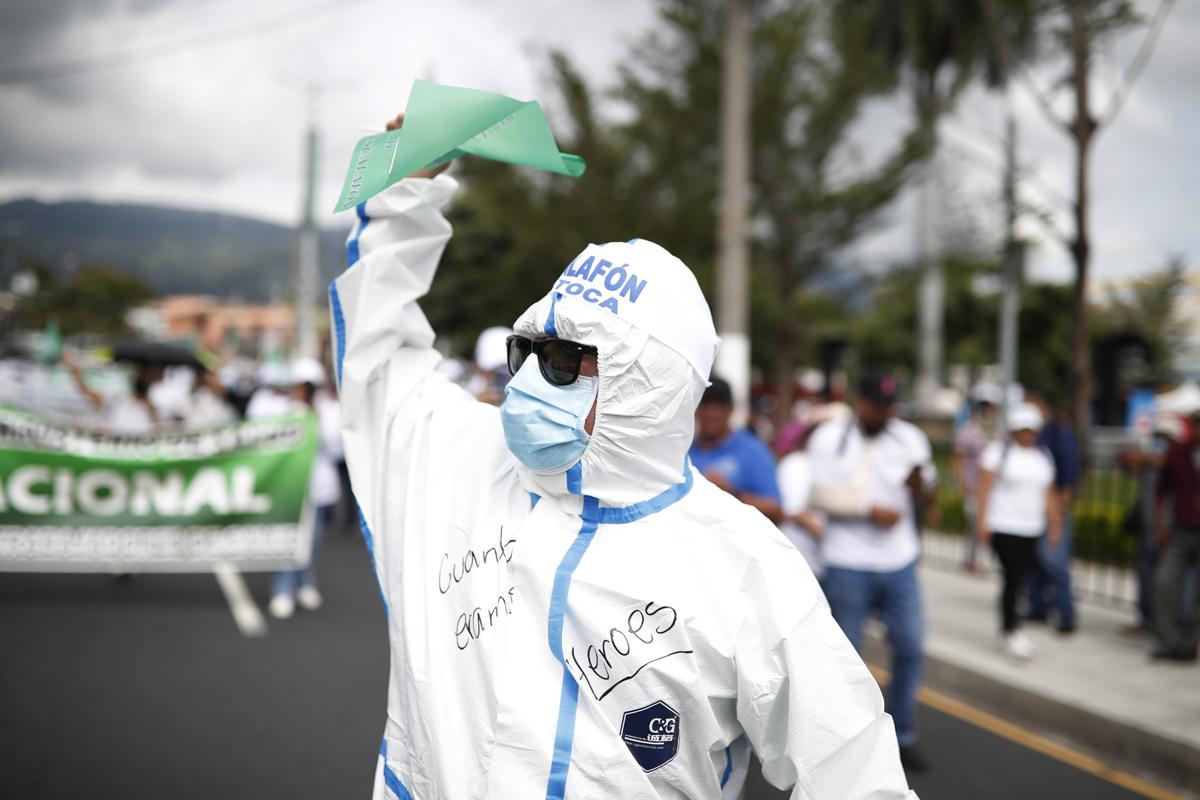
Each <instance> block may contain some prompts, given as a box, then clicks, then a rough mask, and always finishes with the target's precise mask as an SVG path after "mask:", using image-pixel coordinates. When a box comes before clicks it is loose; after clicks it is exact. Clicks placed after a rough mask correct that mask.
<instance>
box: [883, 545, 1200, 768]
mask: <svg viewBox="0 0 1200 800" xmlns="http://www.w3.org/2000/svg"><path fill="white" fill-rule="evenodd" d="M920 574H921V586H922V590H923V592H924V598H923V599H924V607H925V614H926V644H925V654H926V664H925V684H926V685H928V686H930V687H932V688H934V689H938V690H941V691H944V692H946V693H948V694H952V695H956V696H958V697H960V698H962V699H964V700H968V701H970V702H971V703H972V704H973V705H978V706H979V707H981V708H984V709H987V710H990V711H993V712H995V713H998V714H999V715H1001V716H1003V717H1004V718H1006V719H1009V720H1011V721H1013V722H1017V723H1020V724H1024V725H1026V726H1029V727H1032V728H1035V729H1039V730H1041V731H1042V732H1045V733H1047V734H1050V735H1057V736H1060V737H1065V738H1067V739H1069V740H1071V741H1072V742H1073V743H1075V744H1078V745H1081V746H1083V747H1085V748H1087V749H1089V750H1091V751H1092V752H1093V753H1094V754H1095V755H1097V756H1100V757H1102V758H1104V759H1106V760H1110V761H1112V762H1113V763H1114V765H1116V766H1123V767H1124V768H1126V769H1130V770H1134V771H1148V772H1149V773H1151V774H1155V775H1158V776H1160V777H1161V778H1162V779H1164V780H1168V781H1170V782H1171V783H1173V784H1175V785H1177V786H1183V787H1188V788H1190V789H1193V790H1200V665H1196V664H1191V665H1180V664H1160V663H1151V661H1150V659H1149V657H1148V653H1149V650H1150V645H1151V641H1150V639H1149V637H1145V636H1138V637H1131V636H1127V635H1125V634H1123V633H1122V628H1123V627H1124V626H1125V625H1127V624H1129V623H1130V622H1131V621H1132V620H1133V613H1132V611H1122V610H1117V609H1113V608H1109V607H1103V606H1095V605H1080V606H1079V607H1078V612H1077V615H1078V626H1079V627H1078V630H1077V631H1076V632H1075V633H1074V634H1073V635H1071V636H1067V637H1064V636H1060V635H1059V634H1058V633H1057V632H1056V631H1055V630H1054V628H1053V627H1052V626H1050V627H1048V626H1045V625H1027V626H1026V627H1025V630H1026V632H1027V633H1028V634H1029V636H1030V638H1031V639H1033V641H1034V644H1035V645H1036V647H1037V652H1036V654H1035V656H1034V658H1033V659H1032V660H1031V661H1028V662H1018V661H1014V660H1013V659H1011V658H1009V657H1008V656H1006V655H1004V654H1003V653H1002V652H1001V651H1000V649H999V635H998V632H997V631H998V627H999V621H998V616H999V610H998V607H997V602H998V601H997V598H998V594H999V578H998V576H997V575H996V574H994V573H989V574H986V575H983V576H978V575H976V576H972V575H967V574H965V573H961V572H956V571H954V570H953V569H952V568H947V567H945V566H940V565H939V566H938V567H932V566H928V565H924V566H922V567H921V570H920ZM881 634H882V631H881V630H878V629H875V630H873V633H872V636H871V639H872V641H871V643H870V645H869V647H868V650H867V655H868V660H870V661H872V662H873V663H877V664H880V665H881V666H887V664H888V661H887V659H886V656H885V654H884V651H883V649H882V635H881Z"/></svg>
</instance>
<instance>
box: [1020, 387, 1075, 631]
mask: <svg viewBox="0 0 1200 800" xmlns="http://www.w3.org/2000/svg"><path fill="white" fill-rule="evenodd" d="M1029 399H1030V400H1031V401H1032V402H1033V403H1034V404H1035V405H1037V406H1038V407H1039V408H1040V409H1041V411H1042V416H1043V417H1044V418H1045V420H1046V424H1045V426H1043V427H1042V432H1041V434H1040V435H1039V436H1038V446H1039V447H1042V448H1045V449H1046V450H1047V451H1048V452H1049V453H1050V457H1051V458H1053V459H1054V485H1055V487H1056V488H1057V489H1058V500H1059V507H1060V508H1061V509H1062V535H1061V536H1060V537H1059V541H1058V546H1057V547H1054V546H1052V545H1051V544H1050V542H1049V537H1046V536H1043V537H1042V538H1041V540H1040V541H1039V542H1038V558H1037V562H1036V563H1035V564H1034V568H1033V572H1032V573H1030V575H1029V619H1030V620H1032V621H1034V622H1044V621H1046V617H1047V611H1048V610H1049V608H1050V606H1051V605H1053V607H1054V610H1055V612H1056V613H1057V616H1058V632H1059V633H1063V634H1070V633H1073V632H1074V631H1075V603H1074V600H1073V598H1072V597H1071V555H1072V553H1071V533H1072V531H1073V529H1074V527H1075V526H1074V515H1073V514H1072V513H1071V504H1072V503H1073V502H1074V500H1075V490H1076V488H1077V487H1078V485H1079V478H1080V472H1081V469H1080V463H1079V442H1078V441H1077V440H1076V438H1075V429H1074V428H1073V427H1072V425H1071V419H1070V417H1068V416H1067V415H1065V414H1063V413H1062V412H1059V411H1057V410H1055V409H1053V408H1051V407H1050V404H1049V403H1048V402H1047V401H1046V398H1044V397H1041V396H1037V395H1031V396H1030V397H1029Z"/></svg>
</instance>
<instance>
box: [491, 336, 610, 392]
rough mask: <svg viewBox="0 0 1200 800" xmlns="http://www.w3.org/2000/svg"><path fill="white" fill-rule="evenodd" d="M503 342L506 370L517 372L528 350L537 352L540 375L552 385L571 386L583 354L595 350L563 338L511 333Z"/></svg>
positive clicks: (577, 375)
mask: <svg viewBox="0 0 1200 800" xmlns="http://www.w3.org/2000/svg"><path fill="white" fill-rule="evenodd" d="M505 342H506V344H507V345H508V371H509V373H511V374H513V375H516V374H517V370H519V369H521V365H522V364H524V363H525V359H527V358H529V356H530V354H531V353H536V354H537V357H538V367H539V368H540V369H541V370H542V377H543V378H545V379H546V381H547V382H549V383H552V384H554V385H555V386H570V385H571V384H572V383H574V382H575V380H576V379H577V378H578V377H579V368H580V367H581V366H583V357H584V355H588V354H590V355H593V356H594V355H597V354H598V351H597V350H596V348H594V347H590V346H588V345H586V344H579V343H578V342H568V341H567V340H566V339H539V340H537V341H534V340H533V339H530V338H529V337H527V336H517V335H513V336H509V337H508V339H506V340H505Z"/></svg>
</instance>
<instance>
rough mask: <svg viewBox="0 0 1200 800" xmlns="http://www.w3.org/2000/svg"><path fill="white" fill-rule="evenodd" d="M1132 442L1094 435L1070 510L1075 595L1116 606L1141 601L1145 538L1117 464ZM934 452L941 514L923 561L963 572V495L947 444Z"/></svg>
mask: <svg viewBox="0 0 1200 800" xmlns="http://www.w3.org/2000/svg"><path fill="white" fill-rule="evenodd" d="M1128 441H1129V440H1128V437H1127V434H1126V432H1125V430H1124V429H1120V428H1116V429H1112V428H1108V429H1105V428H1102V429H1098V430H1097V431H1096V432H1095V433H1094V434H1093V439H1092V442H1091V464H1090V466H1089V468H1088V470H1087V473H1086V475H1085V476H1084V481H1083V484H1082V486H1081V490H1080V492H1079V496H1078V497H1077V498H1076V499H1075V503H1074V504H1073V507H1072V508H1071V515H1072V518H1073V520H1074V523H1075V525H1074V533H1073V546H1074V558H1073V560H1072V564H1071V578H1072V583H1073V588H1074V592H1075V595H1076V596H1077V597H1081V598H1086V599H1088V600H1092V601H1098V602H1103V603H1107V604H1111V605H1118V606H1132V605H1134V604H1135V603H1136V602H1137V579H1136V577H1135V574H1134V559H1135V557H1136V555H1137V549H1138V545H1139V541H1140V540H1139V537H1140V535H1141V531H1140V529H1139V528H1138V527H1137V524H1136V522H1137V520H1136V517H1135V516H1134V515H1133V512H1134V508H1135V505H1136V502H1137V479H1136V477H1135V476H1134V475H1132V474H1130V473H1129V472H1128V471H1126V470H1123V469H1121V468H1120V467H1119V466H1118V465H1117V454H1118V453H1119V452H1120V451H1121V449H1122V448H1123V447H1124V446H1126V445H1127V444H1128ZM935 451H936V456H935V458H936V461H937V467H938V475H939V481H938V491H937V505H938V512H939V513H938V515H937V517H936V518H935V519H936V524H935V525H932V526H931V527H932V528H933V529H932V530H927V531H926V532H925V533H924V535H923V537H922V538H923V557H924V559H925V561H926V562H927V563H929V564H931V565H933V566H937V567H940V568H945V569H962V568H963V565H964V563H965V562H966V553H967V544H968V542H967V538H966V536H967V533H968V532H967V531H966V530H965V527H966V516H965V514H964V512H963V495H962V491H961V489H960V487H958V486H956V485H955V482H954V473H953V470H952V469H951V452H950V446H949V444H948V443H944V444H942V445H941V446H939V447H936V449H935ZM977 559H978V562H979V563H980V564H981V565H982V566H983V567H984V568H985V569H987V570H996V569H998V565H997V564H996V563H995V559H994V557H993V556H992V553H991V551H990V550H989V549H987V548H979V550H978V555H977Z"/></svg>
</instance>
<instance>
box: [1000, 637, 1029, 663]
mask: <svg viewBox="0 0 1200 800" xmlns="http://www.w3.org/2000/svg"><path fill="white" fill-rule="evenodd" d="M1004 649H1005V650H1006V651H1007V652H1008V654H1009V655H1010V656H1012V657H1013V658H1019V659H1021V660H1022V661H1028V660H1029V659H1031V658H1033V642H1031V641H1029V637H1028V636H1026V635H1025V634H1024V633H1022V632H1021V631H1013V632H1012V633H1007V634H1005V635H1004Z"/></svg>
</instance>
